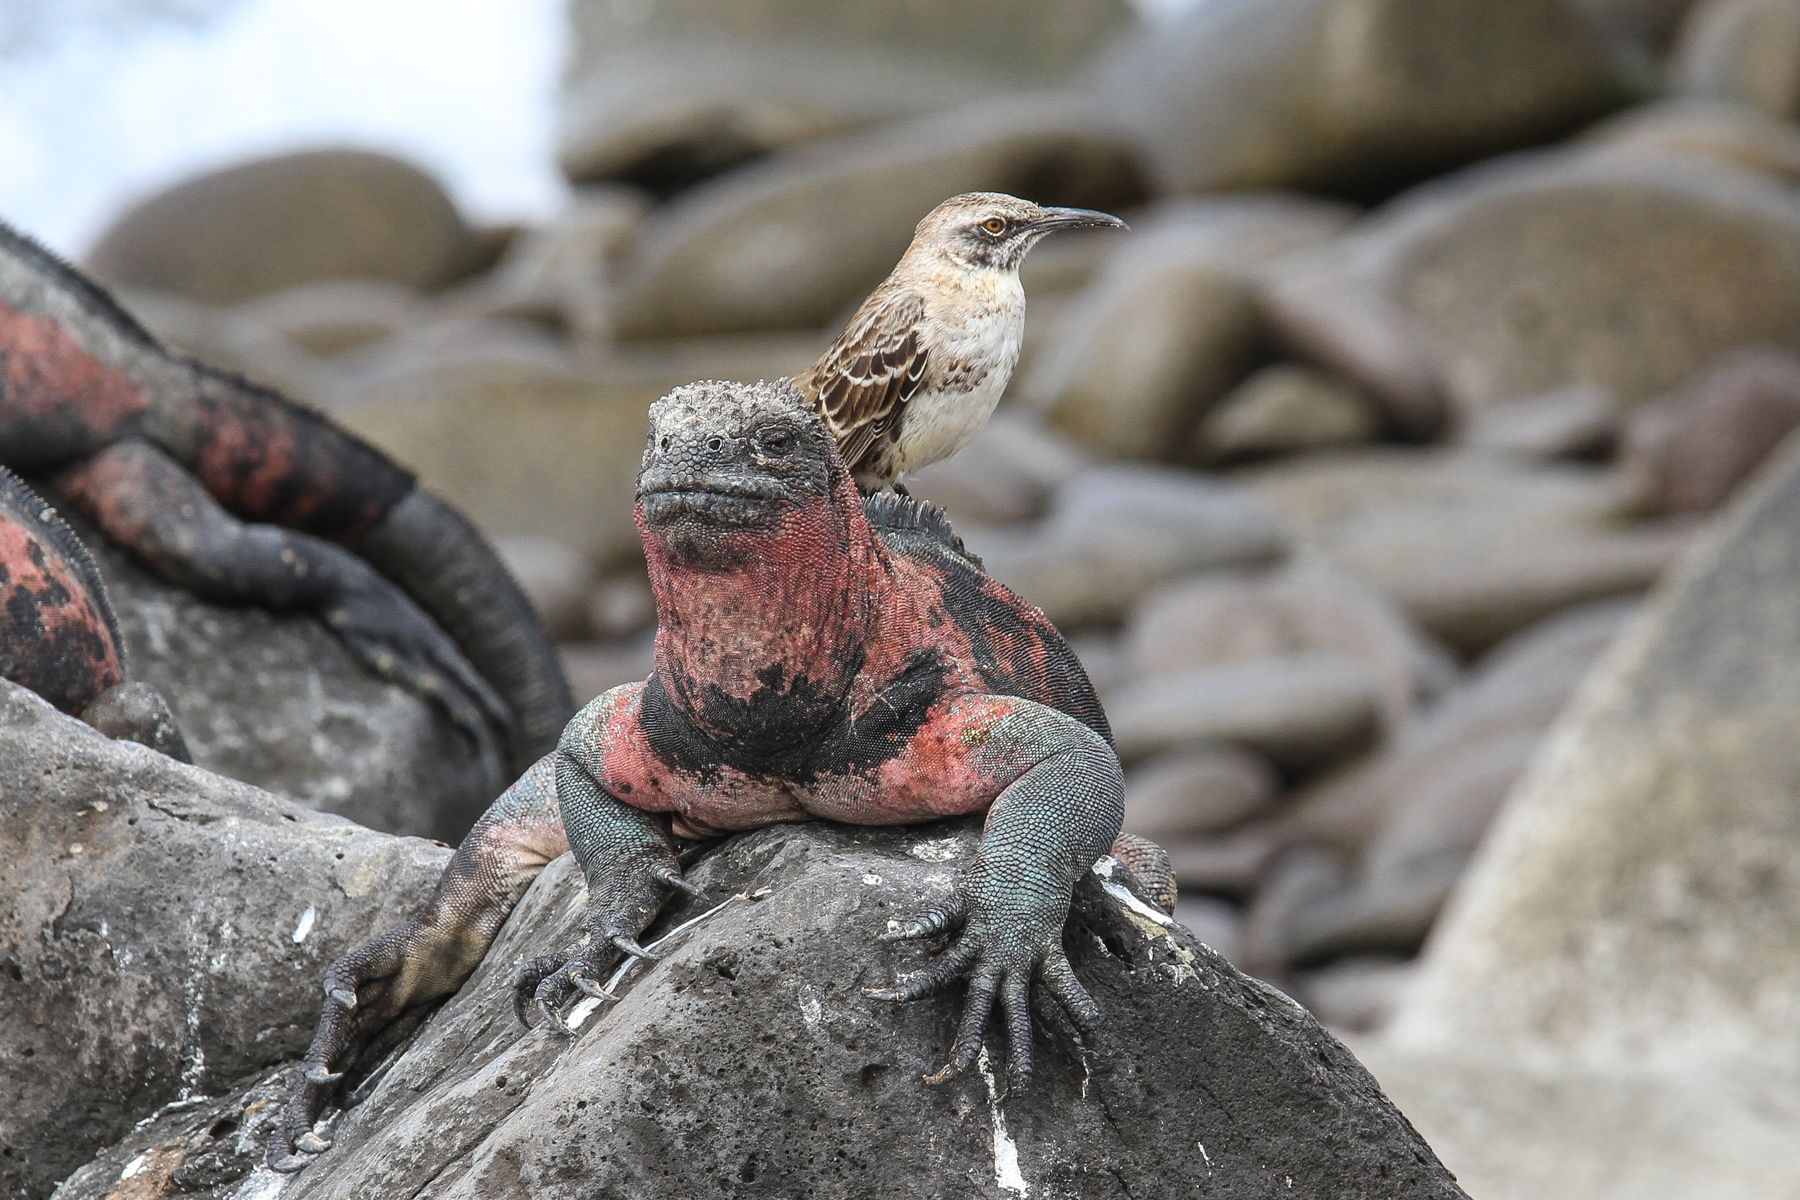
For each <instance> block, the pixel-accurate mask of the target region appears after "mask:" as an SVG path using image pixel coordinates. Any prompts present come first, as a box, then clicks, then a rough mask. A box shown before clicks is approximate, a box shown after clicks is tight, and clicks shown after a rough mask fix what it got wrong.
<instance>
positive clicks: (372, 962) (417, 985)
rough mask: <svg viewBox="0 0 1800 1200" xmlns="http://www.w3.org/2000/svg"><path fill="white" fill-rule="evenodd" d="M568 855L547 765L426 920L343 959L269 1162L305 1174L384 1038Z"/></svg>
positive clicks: (517, 787) (504, 799)
mask: <svg viewBox="0 0 1800 1200" xmlns="http://www.w3.org/2000/svg"><path fill="white" fill-rule="evenodd" d="M568 848H569V843H568V839H567V838H566V837H564V835H563V827H562V815H561V813H560V812H559V811H558V808H557V803H556V763H555V761H554V756H552V755H546V756H545V757H544V758H542V759H539V760H538V762H537V763H535V764H534V765H533V766H532V767H531V768H530V769H529V770H528V771H526V772H525V774H524V775H523V776H521V777H520V778H519V780H518V782H516V783H514V784H513V785H512V786H511V787H510V788H508V789H507V790H506V791H505V792H503V793H502V794H501V796H500V798H499V799H498V800H496V801H495V802H494V803H493V805H492V806H491V807H490V808H489V809H488V810H487V812H485V813H483V814H482V815H481V818H480V819H479V820H477V821H476V822H475V825H474V827H473V828H471V829H470V830H469V834H468V836H467V837H465V838H464V839H463V841H462V845H460V846H458V847H457V849H456V854H455V855H454V856H453V857H452V858H451V859H450V862H449V865H447V866H446V867H445V868H444V873H443V875H442V876H441V877H440V878H439V879H438V883H437V888H436V889H435V890H434V891H433V892H432V894H431V899H430V900H429V901H427V902H426V905H425V907H424V909H423V910H421V911H420V913H419V914H418V915H417V916H415V917H413V918H412V919H411V920H409V921H405V922H403V923H402V924H399V925H396V926H395V927H394V928H392V929H389V930H387V931H386V932H385V933H383V934H381V935H380V936H378V937H376V938H375V939H374V940H372V941H369V942H366V943H364V944H363V945H361V946H358V947H357V948H356V949H354V950H352V951H350V953H348V954H346V955H344V956H343V957H341V958H339V959H338V960H337V961H336V962H334V963H332V964H331V966H330V967H329V968H328V969H327V970H326V972H325V1007H324V1009H323V1011H321V1012H320V1014H319V1026H318V1031H317V1032H316V1033H315V1034H314V1035H313V1040H312V1046H311V1047H310V1048H309V1049H308V1050H307V1052H306V1057H305V1058H304V1059H303V1060H302V1061H301V1064H300V1075H301V1077H300V1079H299V1080H298V1081H297V1082H296V1083H295V1086H294V1093H293V1096H292V1098H291V1099H289V1101H288V1104H287V1107H286V1108H285V1109H284V1110H283V1112H282V1115H281V1119H280V1120H279V1121H278V1122H277V1123H276V1128H275V1131H274V1133H273V1134H272V1135H271V1138H270V1142H269V1152H268V1161H269V1165H270V1166H271V1167H274V1168H275V1169H276V1170H277V1171H297V1170H299V1169H300V1168H301V1167H304V1166H305V1165H306V1164H307V1163H308V1162H309V1161H311V1160H310V1159H309V1158H306V1157H302V1156H301V1155H298V1154H296V1153H295V1151H296V1150H298V1151H301V1152H304V1153H305V1154H316V1153H318V1152H319V1151H322V1150H324V1149H326V1148H327V1147H328V1146H329V1145H330V1142H328V1141H326V1140H325V1139H324V1138H322V1137H320V1136H319V1135H318V1134H317V1133H315V1132H313V1128H312V1126H313V1122H314V1121H315V1120H317V1119H318V1116H319V1112H320V1110H321V1109H322V1108H323V1107H324V1104H325V1100H326V1097H327V1096H328V1095H329V1094H330V1091H331V1089H332V1087H333V1085H335V1084H336V1083H337V1081H338V1080H339V1079H340V1078H342V1077H343V1075H344V1073H345V1071H346V1070H347V1069H349V1068H350V1067H352V1066H357V1065H361V1064H360V1063H358V1062H354V1061H353V1060H354V1059H356V1058H357V1057H358V1056H363V1057H366V1054H365V1052H366V1051H368V1050H369V1049H370V1047H371V1044H372V1042H373V1041H374V1040H375V1039H377V1038H378V1037H379V1035H380V1034H381V1032H382V1031H383V1030H384V1029H385V1028H387V1027H388V1026H390V1025H391V1024H392V1023H393V1022H394V1021H395V1020H397V1019H398V1018H400V1017H401V1016H402V1015H403V1014H405V1013H406V1012H407V1011H408V1010H411V1009H416V1008H418V1007H419V1006H421V1005H425V1004H430V1003H432V1002H433V1001H436V1000H439V999H441V998H442V997H444V996H447V995H449V994H450V993H452V992H454V991H455V990H456V989H457V988H458V987H460V986H461V985H462V982H463V980H465V979H467V978H468V977H469V974H470V973H471V972H472V971H474V969H475V968H476V966H477V965H478V964H479V963H480V962H481V959H482V956H483V955H484V954H486V953H487V948H488V946H489V945H490V944H492V942H493V940H494V938H495V936H496V935H497V934H498V933H499V932H500V927H501V926H502V925H503V924H505V922H506V917H507V914H509V913H510V912H512V910H513V907H514V905H516V904H517V903H518V902H519V898H520V897H521V896H523V895H524V894H525V889H526V888H527V887H528V886H530V884H531V881H532V880H533V879H534V878H536V876H537V874H538V872H539V871H541V870H542V869H543V868H544V866H545V865H546V864H548V863H549V862H550V861H551V860H553V859H555V858H556V857H557V856H558V855H559V854H562V853H563V852H564V851H565V850H567V849H568Z"/></svg>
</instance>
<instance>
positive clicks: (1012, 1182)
mask: <svg viewBox="0 0 1800 1200" xmlns="http://www.w3.org/2000/svg"><path fill="white" fill-rule="evenodd" d="M975 1062H976V1065H977V1066H979V1067H980V1068H981V1079H982V1082H984V1083H986V1084H987V1094H988V1114H989V1116H990V1117H992V1118H993V1124H994V1182H995V1183H997V1184H999V1185H1000V1190H1001V1191H1005V1192H1011V1193H1012V1194H1013V1195H1015V1196H1029V1195H1031V1185H1030V1184H1029V1183H1027V1182H1026V1181H1025V1174H1024V1172H1022V1171H1020V1170H1019V1146H1018V1143H1016V1142H1014V1141H1013V1139H1012V1134H1010V1133H1008V1132H1006V1117H1005V1115H1004V1114H1002V1113H1001V1111H1000V1089H999V1087H998V1086H997V1085H996V1084H995V1083H994V1068H993V1065H992V1064H991V1063H989V1062H988V1052H987V1047H986V1046H983V1047H982V1048H981V1056H980V1057H979V1058H977V1059H976V1060H975Z"/></svg>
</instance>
